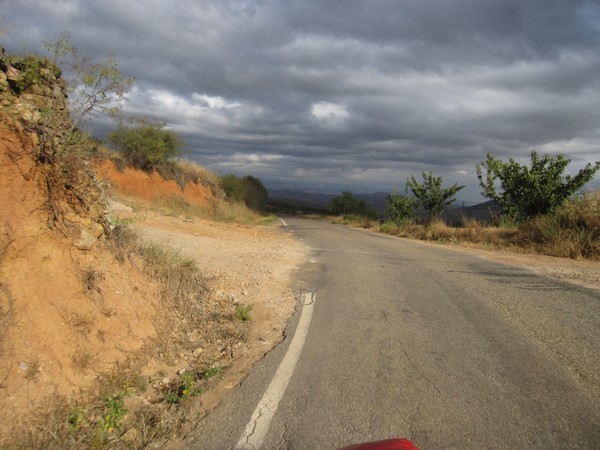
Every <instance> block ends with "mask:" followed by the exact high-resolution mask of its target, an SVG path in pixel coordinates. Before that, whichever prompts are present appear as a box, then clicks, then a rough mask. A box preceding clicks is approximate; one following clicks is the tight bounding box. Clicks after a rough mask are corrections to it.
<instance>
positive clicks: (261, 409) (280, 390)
mask: <svg viewBox="0 0 600 450" xmlns="http://www.w3.org/2000/svg"><path fill="white" fill-rule="evenodd" d="M302 300H303V306H302V313H301V315H300V320H299V321H298V326H297V327H296V332H295V334H294V337H293V339H292V342H290V346H289V347H288V350H287V352H286V354H285V356H284V357H283V360H282V361H281V364H280V365H279V368H278V369H277V372H275V376H274V377H273V379H272V380H271V384H269V387H268V388H267V390H266V391H265V393H264V395H263V397H262V398H261V399H260V402H258V405H257V406H256V409H255V410H254V413H253V414H252V418H251V419H250V422H248V424H247V425H246V430H245V431H244V434H242V436H241V437H240V439H239V441H238V443H237V444H236V446H235V448H236V449H257V448H261V446H262V442H263V440H264V438H265V436H266V434H267V430H268V429H269V425H270V424H271V420H272V419H273V416H274V415H275V411H277V407H278V406H279V402H280V401H281V399H282V398H283V394H284V393H285V390H286V388H287V385H288V383H289V381H290V378H292V374H293V373H294V369H295V367H296V363H297V362H298V357H299V356H300V352H301V351H302V347H303V346H304V341H305V340H306V335H307V334H308V326H309V325H310V320H311V318H312V313H313V309H314V305H315V294H314V292H305V293H303V294H302Z"/></svg>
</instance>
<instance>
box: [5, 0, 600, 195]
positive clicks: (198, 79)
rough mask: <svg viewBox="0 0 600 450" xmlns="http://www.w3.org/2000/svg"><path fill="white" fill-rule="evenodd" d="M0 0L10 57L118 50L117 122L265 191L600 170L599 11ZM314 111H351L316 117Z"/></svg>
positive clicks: (593, 6) (576, 5)
mask: <svg viewBox="0 0 600 450" xmlns="http://www.w3.org/2000/svg"><path fill="white" fill-rule="evenodd" d="M1 3H2V5H3V6H2V11H3V12H2V13H1V14H2V19H1V20H0V24H5V25H6V26H4V27H3V28H6V29H7V31H8V33H7V34H6V35H5V36H3V37H2V42H3V44H2V45H4V46H5V47H7V49H8V50H9V51H12V52H18V51H20V50H22V48H23V47H24V46H26V47H28V48H30V49H40V43H41V42H42V41H44V40H50V41H51V40H55V39H56V37H57V36H58V35H59V33H60V32H61V31H63V30H69V31H70V32H71V34H72V40H73V43H74V44H75V45H76V46H77V47H78V48H79V50H80V51H81V53H83V54H89V55H90V56H92V57H98V58H100V57H103V56H105V55H107V54H109V53H113V54H115V56H116V57H117V58H118V60H119V64H120V67H121V68H122V70H123V72H124V74H126V75H127V76H132V75H133V76H135V77H136V80H137V81H136V89H135V91H134V92H133V93H132V95H131V100H130V102H129V104H128V105H127V107H126V112H127V113H129V114H144V115H148V116H151V117H155V118H157V119H160V120H163V121H165V122H167V124H168V125H169V126H171V127H172V128H173V129H175V130H177V131H179V132H181V133H182V135H183V136H184V137H185V139H186V142H187V150H188V152H189V155H190V157H193V158H196V159H197V160H198V161H199V162H201V163H205V164H207V165H209V166H210V167H213V168H215V169H217V170H220V171H223V170H226V171H239V172H245V171H246V172H247V170H249V169H252V170H255V171H256V173H255V175H257V176H261V177H263V178H264V179H265V181H266V182H267V185H268V184H269V181H272V182H273V183H279V184H282V183H288V184H290V183H291V184H293V183H296V184H297V185H301V184H303V183H304V184H309V185H320V186H327V187H331V186H336V185H337V186H340V187H343V186H354V187H356V186H360V183H361V182H363V183H364V184H363V186H365V188H366V189H367V188H375V187H379V188H388V189H389V188H391V187H398V183H403V180H405V178H406V176H407V175H408V174H409V173H411V172H414V173H418V172H420V171H421V170H434V171H435V172H437V173H439V174H440V175H442V176H444V178H445V179H447V181H448V183H453V182H462V183H465V184H468V185H469V187H468V189H469V192H470V194H469V195H474V196H477V195H478V194H477V192H478V190H479V189H478V188H477V182H476V179H475V177H474V174H473V172H474V166H475V164H477V163H478V162H479V161H480V160H482V159H483V158H484V156H485V152H487V151H493V152H495V153H497V154H498V155H499V156H502V157H511V156H514V157H517V158H524V160H526V158H527V156H528V154H529V152H530V151H531V150H532V149H534V148H538V149H540V150H543V151H549V152H554V153H556V152H558V151H565V152H568V154H569V155H570V156H571V157H572V158H573V161H574V163H575V162H577V163H583V164H584V163H585V162H586V161H590V160H593V159H600V145H599V144H598V142H600V140H599V139H598V137H599V134H600V124H599V123H598V122H597V117H600V106H599V105H598V102H597V101H595V99H597V98H600V79H599V78H598V73H600V50H599V49H600V45H599V44H600V8H599V7H598V4H597V3H596V2H594V1H567V2H565V1H562V0H560V1H559V0H543V1H542V0H529V1H526V2H524V1H521V0H484V1H482V0H456V1H452V2H449V1H447V0H431V1H424V0H403V1H402V2H398V1H393V0H385V1H384V0H382V1H376V2H364V1H362V0H347V1H344V2H339V1H332V0H319V1H316V0H313V1H309V0H293V1H285V2H283V1H275V0H261V1H258V0H257V1H252V0H231V1H226V0H223V1H193V0H183V1H180V2H173V1H168V0H152V1H147V2H135V1H133V0H105V1H102V2H87V1H83V0H79V1H71V2H60V1H57V0H56V1H48V0H4V1H3V2H1ZM40 51H41V50H40ZM211 102H212V103H211ZM215 102H216V103H215ZM322 102H325V103H326V104H331V105H338V106H337V107H338V109H339V110H340V111H345V112H347V115H344V114H343V115H341V116H336V115H335V114H334V115H332V116H330V117H319V116H315V115H313V114H312V113H313V107H314V105H317V104H323V103H322ZM95 127H96V128H95V129H96V132H98V133H100V134H102V133H104V132H105V131H106V130H107V129H108V128H107V127H108V124H107V123H106V122H105V121H97V122H95ZM469 177H470V178H469ZM359 190H360V189H359Z"/></svg>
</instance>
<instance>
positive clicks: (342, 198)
mask: <svg viewBox="0 0 600 450" xmlns="http://www.w3.org/2000/svg"><path fill="white" fill-rule="evenodd" d="M329 211H330V212H331V214H333V215H336V216H342V215H344V216H345V215H356V216H361V217H368V218H370V219H375V218H376V217H377V213H376V212H375V210H374V209H373V208H371V207H370V206H369V204H368V203H367V202H366V201H364V200H361V199H359V198H356V197H354V196H353V195H352V194H351V193H350V192H348V191H342V193H341V195H338V196H337V197H334V198H333V199H332V200H331V204H330V206H329Z"/></svg>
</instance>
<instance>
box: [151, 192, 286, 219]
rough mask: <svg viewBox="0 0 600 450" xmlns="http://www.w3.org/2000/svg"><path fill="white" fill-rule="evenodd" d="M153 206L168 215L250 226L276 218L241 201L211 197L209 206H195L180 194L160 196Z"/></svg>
mask: <svg viewBox="0 0 600 450" xmlns="http://www.w3.org/2000/svg"><path fill="white" fill-rule="evenodd" d="M152 207H153V208H155V209H158V210H160V211H163V212H164V213H165V214H168V215H177V216H183V217H187V218H200V219H206V220H212V221H215V222H223V223H237V224H240V225H248V226H252V225H266V224H268V223H271V222H273V221H274V220H275V219H276V218H275V216H273V215H267V216H264V215H261V214H258V213H256V212H254V211H253V210H251V209H250V208H248V207H247V206H246V205H245V204H243V203H239V202H229V201H225V200H220V199H211V200H210V201H209V204H208V205H207V206H195V205H192V204H190V203H189V202H188V201H187V200H186V199H185V198H184V197H183V196H182V195H179V194H174V195H167V196H162V197H159V198H157V199H155V200H154V201H153V202H152Z"/></svg>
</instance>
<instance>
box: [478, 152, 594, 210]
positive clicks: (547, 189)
mask: <svg viewBox="0 0 600 450" xmlns="http://www.w3.org/2000/svg"><path fill="white" fill-rule="evenodd" d="M570 162H571V160H570V159H567V158H565V157H564V155H557V156H550V155H544V156H541V157H540V156H539V155H538V154H537V152H535V151H533V152H531V165H530V166H529V167H528V166H525V165H521V164H518V163H517V162H515V161H514V160H513V159H512V158H510V159H509V160H508V162H504V161H501V160H499V159H496V158H494V155H492V154H491V153H488V154H487V159H486V160H485V161H483V162H481V163H480V164H478V165H477V167H476V169H477V178H478V179H479V184H480V185H481V187H482V189H483V192H482V193H483V195H484V196H486V197H487V198H489V199H491V200H494V201H496V202H497V203H499V204H500V205H501V206H502V207H503V209H504V212H505V214H507V215H510V216H511V217H513V218H514V219H515V220H519V221H524V220H527V219H529V218H532V217H536V216H541V215H544V214H551V213H553V212H554V211H555V210H557V209H558V208H560V207H561V206H562V205H563V204H564V203H565V202H566V201H567V200H569V199H571V198H572V197H573V195H575V193H576V192H577V191H578V190H579V189H580V188H581V187H583V186H584V185H585V184H586V183H587V182H588V181H590V180H591V179H592V178H593V177H594V175H595V173H596V172H597V171H598V170H600V161H596V162H595V163H594V164H590V163H588V164H587V165H586V166H585V167H584V168H583V169H581V170H579V172H578V173H577V174H576V175H575V176H571V175H566V176H563V173H564V171H565V169H566V168H567V166H568V165H569V163H570ZM498 182H499V184H500V186H497V184H498Z"/></svg>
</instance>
